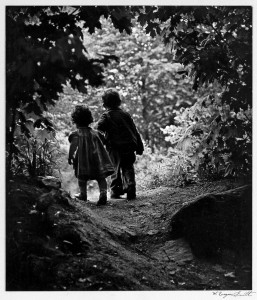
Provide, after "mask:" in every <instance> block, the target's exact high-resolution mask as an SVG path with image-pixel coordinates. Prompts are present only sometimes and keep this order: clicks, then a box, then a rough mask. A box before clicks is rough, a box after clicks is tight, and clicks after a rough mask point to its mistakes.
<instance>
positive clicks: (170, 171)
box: [135, 146, 197, 189]
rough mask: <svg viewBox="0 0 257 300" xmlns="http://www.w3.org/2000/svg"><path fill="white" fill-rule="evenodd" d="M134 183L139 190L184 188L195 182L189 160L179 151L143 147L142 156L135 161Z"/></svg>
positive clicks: (194, 174)
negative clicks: (162, 187)
mask: <svg viewBox="0 0 257 300" xmlns="http://www.w3.org/2000/svg"><path fill="white" fill-rule="evenodd" d="M135 170H136V181H137V186H138V187H139V188H141V189H151V188H156V187H159V186H184V185H187V184H190V183H193V182H196V180H197V176H196V172H195V171H194V170H193V166H192V164H191V161H190V158H189V157H188V156H187V155H186V154H185V153H183V152H182V151H180V150H177V149H172V148H170V149H169V151H168V153H167V149H166V148H156V149H154V150H152V148H151V147H149V146H145V151H144V153H143V155H142V156H141V157H140V158H139V159H138V160H137V161H136V164H135Z"/></svg>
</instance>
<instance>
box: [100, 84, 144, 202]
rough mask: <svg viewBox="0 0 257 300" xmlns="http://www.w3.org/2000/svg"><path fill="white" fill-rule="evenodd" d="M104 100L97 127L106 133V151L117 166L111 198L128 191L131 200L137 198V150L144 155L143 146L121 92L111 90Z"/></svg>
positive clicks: (113, 177)
mask: <svg viewBox="0 0 257 300" xmlns="http://www.w3.org/2000/svg"><path fill="white" fill-rule="evenodd" d="M102 99H103V106H104V107H105V108H106V112H104V113H103V114H102V116H101V118H100V120H99V121H98V123H97V129H98V130H99V131H101V132H103V133H104V135H105V139H106V144H107V150H108V153H109V155H110V158H111V161H112V163H113V165H114V168H115V173H114V174H113V175H111V185H110V188H111V198H119V197H120V195H123V194H124V193H127V199H128V200H132V199H135V198H136V182H135V171H134V162H135V160H136V155H135V152H136V153H137V154H139V155H142V153H143V151H144V146H143V143H142V140H141V137H140V135H139V133H138V131H137V128H136V126H135V124H134V121H133V119H132V118H131V116H130V114H129V113H127V112H125V111H123V110H122V109H121V108H120V107H119V106H120V105H121V100H120V96H119V93H118V92H117V91H115V90H112V89H110V90H108V91H107V92H105V93H104V95H103V96H102ZM121 173H122V174H121Z"/></svg>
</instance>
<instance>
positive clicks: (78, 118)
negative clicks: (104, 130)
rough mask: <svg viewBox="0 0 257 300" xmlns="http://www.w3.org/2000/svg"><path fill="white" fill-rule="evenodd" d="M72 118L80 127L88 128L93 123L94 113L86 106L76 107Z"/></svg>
mask: <svg viewBox="0 0 257 300" xmlns="http://www.w3.org/2000/svg"><path fill="white" fill-rule="evenodd" d="M71 118H72V122H73V123H75V124H76V125H77V126H79V127H86V126H88V125H89V124H90V123H92V122H93V117H92V113H91V111H90V110H89V108H88V107H87V106H86V105H76V106H75V109H74V111H73V112H72V114H71Z"/></svg>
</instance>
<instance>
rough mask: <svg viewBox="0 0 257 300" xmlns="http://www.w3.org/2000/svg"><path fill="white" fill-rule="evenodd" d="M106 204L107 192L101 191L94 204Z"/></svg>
mask: <svg viewBox="0 0 257 300" xmlns="http://www.w3.org/2000/svg"><path fill="white" fill-rule="evenodd" d="M106 204H107V193H101V194H100V196H99V200H98V202H97V203H96V205H97V206H101V205H106Z"/></svg>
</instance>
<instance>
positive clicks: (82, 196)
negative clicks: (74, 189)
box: [74, 193, 87, 201]
mask: <svg viewBox="0 0 257 300" xmlns="http://www.w3.org/2000/svg"><path fill="white" fill-rule="evenodd" d="M74 197H75V198H76V199H78V200H82V201H87V196H86V195H83V194H81V193H78V194H75V195H74Z"/></svg>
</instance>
